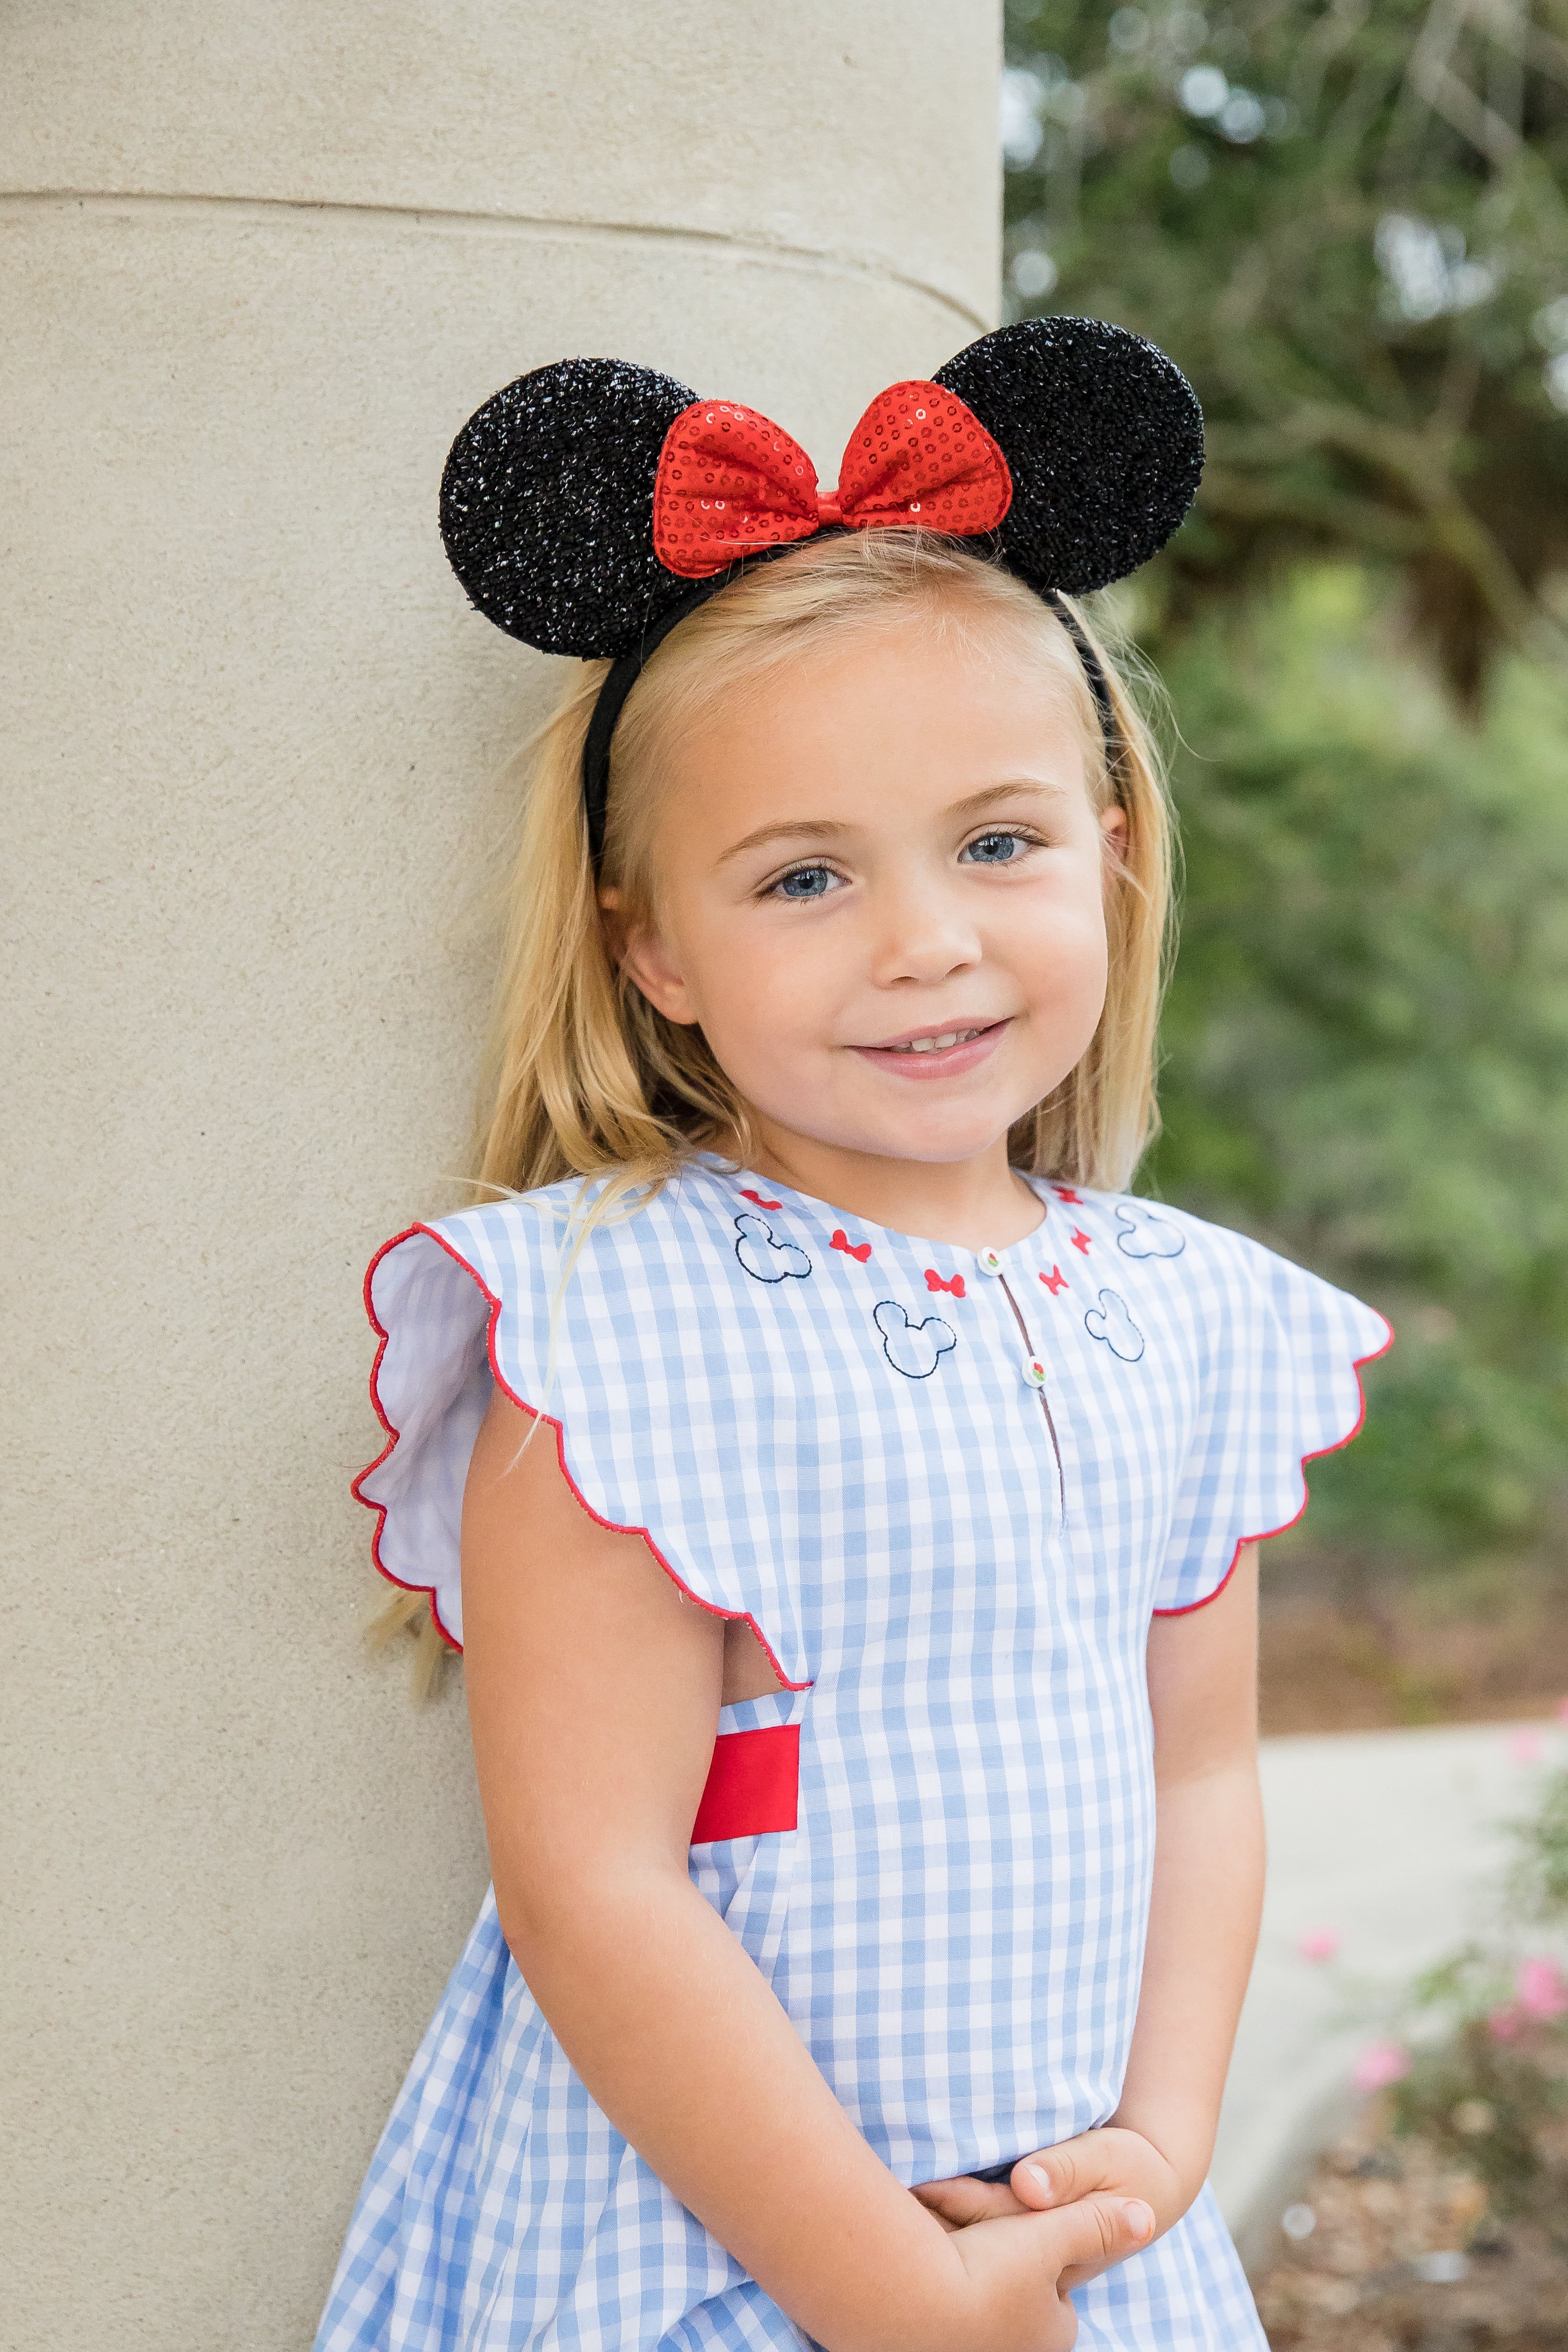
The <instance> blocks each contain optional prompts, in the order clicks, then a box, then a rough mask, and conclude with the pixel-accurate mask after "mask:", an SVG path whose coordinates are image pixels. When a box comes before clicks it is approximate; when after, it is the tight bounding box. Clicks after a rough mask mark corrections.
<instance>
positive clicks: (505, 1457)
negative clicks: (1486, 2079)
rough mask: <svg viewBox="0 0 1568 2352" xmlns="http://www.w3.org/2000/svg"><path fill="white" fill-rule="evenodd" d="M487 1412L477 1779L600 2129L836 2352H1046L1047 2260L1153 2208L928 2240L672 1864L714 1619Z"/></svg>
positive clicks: (1049, 2323) (549, 1438)
mask: <svg viewBox="0 0 1568 2352" xmlns="http://www.w3.org/2000/svg"><path fill="white" fill-rule="evenodd" d="M533 1426H534V1424H533V1423H531V1420H530V1419H529V1418H528V1416H526V1415H525V1414H524V1413H522V1412H520V1411H519V1410H518V1408H517V1407H515V1406H513V1405H511V1404H510V1403H509V1402H506V1401H505V1400H504V1399H502V1398H500V1397H498V1398H497V1400H496V1401H495V1402H494V1403H493V1404H492V1406H491V1408H490V1412H489V1416H488V1418H487V1420H486V1423H485V1425H484V1427H483V1429H482V1431H481V1432H480V1435H479V1444H478V1445H477V1447H476V1449H475V1453H474V1459H473V1463H472V1465H471V1468H470V1470H469V1474H468V1489H467V1493H466V1496H465V1499H464V1506H463V1535H462V1561H463V1621H464V1632H465V1635H466V1637H467V1652H466V1654H467V1682H468V1710H469V1717H470V1721H471V1724H472V1728H473V1738H474V1753H475V1758H476V1760H477V1763H478V1767H479V1791H480V1796H481V1799H482V1801H483V1804H484V1812H485V1826H486V1831H487V1834H488V1837H489V1849H490V1859H491V1863H492V1865H493V1868H494V1874H495V1887H496V1901H497V1905H498V1907H499V1910H500V1922H501V1927H502V1928H503V1930H504V1932H505V1935H506V1938H507V1941H508V1943H509V1945H510V1948H511V1950H512V1953H513V1955H514V1956H515V1958H516V1959H517V1963H518V1966H519V1968H520V1969H521V1971H522V1974H523V1976H524V1978H525V1979H527V1982H528V1986H529V1989H530V1990H531V1992H532V1994H533V1996H534V1998H535V2000H537V2001H538V2003H539V2006H540V2008H541V2010H542V2011H543V2013H544V2015H545V2017H546V2018H547V2019H548V2021H549V2022H550V2024H551V2026H552V2029H553V2031H554V2032H555V2034H556V2036H557V2038H558V2040H559V2041H560V2042H561V2045H562V2047H563V2050H564V2051H565V2053H566V2054H567V2056H568V2057H569V2058H570V2060H571V2062H572V2063H573V2065H574V2067H575V2068H576V2070H577V2072H578V2074H580V2075H581V2077H582V2079H583V2081H584V2083H585V2084H586V2085H587V2087H588V2089H589V2091H590V2092H591V2093H592V2095H593V2096H594V2097H595V2100H597V2102H598V2104H599V2105H600V2106H601V2107H602V2108H603V2109H604V2111H605V2114H606V2115H607V2116H609V2118H610V2120H611V2122H612V2123H613V2124H614V2125H615V2126H616V2129H617V2130H618V2131H620V2132H622V2133H623V2134H624V2135H625V2136H626V2138H627V2139H628V2140H629V2141H630V2143H631V2145H632V2146H633V2147H635V2148H637V2151H638V2152H639V2154H640V2155H642V2156H643V2157H644V2158H646V2160H647V2163H648V2164H649V2165H651V2166H652V2168H653V2169H654V2170H655V2171H656V2172H657V2173H658V2176H659V2178H660V2179H662V2180H664V2181H665V2182H666V2183H667V2184H668V2187H669V2188H670V2189H671V2190H672V2191H673V2192H674V2194H675V2195H676V2196H677V2197H678V2198H679V2199H680V2200H681V2202H682V2203H683V2204H685V2205H686V2206H688V2207H689V2210H691V2211H692V2212H693V2213H695V2214H696V2215H697V2217H698V2219H699V2220H700V2221H702V2222H703V2223H704V2225H705V2226H706V2227H707V2228H708V2229H709V2230H710V2231H712V2233H713V2235H714V2236H715V2237H716V2238H717V2239H718V2240H719V2242H720V2243H721V2245H723V2246H725V2247H726V2248H727V2249H728V2250H729V2251H730V2252H731V2253H732V2254H733V2255H734V2256H735V2258H736V2260H737V2261H738V2262H740V2263H743V2264H744V2266H745V2268H746V2269H747V2270H748V2271H749V2272H750V2273H751V2274H752V2277H753V2278H755V2279H756V2280H757V2281H758V2283H759V2284H761V2285H762V2286H763V2289H764V2291H765V2292H766V2293H767V2294H770V2295H772V2296H773V2299H774V2300H775V2302H777V2303H778V2304H779V2305H780V2306H781V2307H782V2309H783V2310H784V2311H785V2312H786V2313H787V2314H788V2315H789V2316H790V2317H791V2318H792V2319H793V2320H794V2321H795V2323H796V2324H797V2326H801V2327H803V2328H805V2330H806V2331H807V2332H808V2333H809V2334H810V2335H812V2336H815V2337H816V2339H817V2341H818V2342H819V2343H821V2344H824V2345H826V2347H829V2352H928V2347H929V2352H1057V2347H1065V2346H1067V2345H1068V2344H1070V2342H1071V2340H1072V2336H1073V2333H1074V2329H1075V2322H1074V2318H1073V2314H1072V2310H1071V2306H1070V2305H1068V2304H1067V2303H1066V2302H1065V2301H1064V2300H1063V2299H1062V2295H1061V2294H1060V2293H1058V2277H1059V2276H1060V2274H1061V2273H1062V2272H1063V2270H1064V2268H1066V2267H1068V2266H1069V2265H1075V2264H1077V2265H1081V2264H1083V2263H1087V2262H1090V2261H1115V2260H1118V2259H1120V2258H1121V2256H1122V2255H1123V2254H1126V2253H1128V2252H1131V2251H1132V2249H1133V2248H1134V2247H1135V2246H1136V2245H1138V2244H1139V2243H1141V2242H1143V2241H1144V2240H1146V2239H1147V2237H1148V2236H1149V2235H1150V2234H1151V2231H1152V2215H1151V2214H1149V2213H1148V2212H1147V2210H1145V2209H1144V2208H1143V2207H1142V2206H1141V2205H1139V2204H1137V2203H1136V2202H1134V2203H1131V2205H1130V2204H1129V2203H1128V2201H1127V2200H1125V2199H1123V2198H1121V2197H1119V2196H1110V2195H1100V2196H1094V2195H1090V2196H1088V2197H1087V2198H1084V2199H1082V2200H1077V2201H1074V2202H1073V2203H1071V2204H1070V2205H1068V2206H1066V2207H1065V2208H1064V2210H1061V2211H1059V2212H1048V2213H1040V2214H1022V2213H1020V2214H1018V2215H1016V2216H1015V2217H1013V2218H1008V2219H998V2220H996V2221H990V2222H986V2223H984V2224H981V2225H980V2226H978V2227H976V2228H974V2229H971V2230H966V2231H963V2233H962V2235H958V2236H954V2235H949V2234H946V2233H945V2232H944V2231H943V2230H942V2227H941V2226H940V2224H939V2223H938V2221H936V2220H935V2219H934V2218H933V2217H932V2216H931V2214H929V2213H927V2212H925V2211H924V2210H922V2209H921V2206H920V2205H919V2204H918V2203H917V2202H916V2201H915V2200H914V2199H913V2198H911V2197H910V2195H909V2194H908V2193H907V2191H906V2190H904V2189H902V2188H900V2185H899V2183H898V2182H897V2181H896V2180H895V2179H894V2178H893V2176H892V2174H891V2173H890V2172H889V2171H888V2170H887V2169H886V2168H885V2167H884V2166H883V2165H882V2164H881V2163H880V2162H879V2159H878V2158H876V2157H875V2156H874V2155H873V2154H872V2152H871V2150H870V2148H869V2147H868V2146H867V2144H866V2142H865V2141H864V2140H863V2139H862V2138H861V2137H860V2136H859V2134H858V2132H857V2131H856V2129H855V2127H854V2126H853V2125H852V2124H851V2122H850V2121H849V2118H848V2116H847V2115H846V2114H845V2112H844V2110H843V2108H842V2107H840V2105H838V2103H837V2099H836V2098H835V2097H834V2095H833V2094H832V2092H831V2091H830V2090H829V2088H828V2086H827V2084H826V2082H825V2081H824V2079H823V2077H822V2075H821V2074H819V2073H818V2071H817V2069H816V2065H815V2064H814V2063H813V2062H812V2060H811V2058H810V2056H809V2055H808V2053H807V2052H806V2050H805V2046H804V2044H803V2043H802V2042H801V2041H800V2039H799V2037H798V2035H797V2034H796V2032H795V2028H794V2027H793V2026H792V2025H791V2023H790V2021H789V2019H788V2018H787V2017H786V2016H785V2015H784V2011H783V2010H782V2009H781V2008H780V2007H779V2004H778V2002H777V2001H776V2000H775V1999H774V1997H773V1993H772V1991H771V1990H770V1989H769V1987H768V1985H767V1984H766V1983H765V1981H764V1980H763V1977H762V1976H761V1974H760V1973H759V1972H758V1970H757V1969H755V1968H754V1967H753V1965H752V1961H751V1959H750V1958H748V1956H747V1954H746V1952H745V1951H744V1949H743V1948H742V1946H741V1944H740V1943H739V1942H738V1941H737V1939H736V1938H735V1937H734V1936H732V1935H731V1932H730V1930H729V1928H728V1927H725V1925H724V1923H723V1921H722V1920H721V1918H720V1917H719V1916H718V1914H717V1912H715V1911H714V1910H713V1909H712V1907H711V1906H710V1905H709V1904H708V1903H706V1902H705V1901H704V1900H703V1899H702V1897H701V1896H700V1895H699V1894H698V1893H697V1890H696V1889H695V1887H694V1886H693V1885H692V1884H691V1881H690V1878H689V1874H688V1867H687V1863H688V1853H689V1839H690V1832H691V1824H692V1822H693V1820H694V1818H695V1815H696V1811H697V1803H698V1799H699V1797H700V1794H701V1791H702V1786H703V1782H704V1780H705V1779H706V1776H707V1771H708V1767H709V1764H710V1759H711V1756H712V1749H713V1739H714V1734H715V1729H716V1726H717V1722H718V1712H719V1706H720V1700H721V1675H722V1662H723V1646H724V1645H723V1631H724V1621H723V1620H722V1619H721V1618H718V1617H716V1616H713V1615H711V1614H710V1613H709V1612H707V1611H705V1610H703V1609H701V1608H700V1607H698V1606H695V1605H693V1604H692V1603H690V1602H689V1601H685V1600H684V1599H683V1598H682V1596H681V1595H680V1593H679V1591H678V1590H677V1588H676V1586H675V1584H674V1583H673V1582H672V1581H671V1580H670V1579H669V1578H668V1576H667V1575H665V1573H664V1572H663V1570H661V1569H659V1568H658V1565H657V1564H656V1562H655V1561H654V1559H653V1558H652V1556H651V1554H650V1553H649V1551H648V1549H647V1546H646V1545H645V1544H644V1543H643V1541H642V1539H641V1538H640V1537H637V1536H632V1535H627V1534H625V1533H616V1532H613V1531H611V1530H609V1529H607V1528H603V1527H601V1526H600V1525H599V1524H598V1523H597V1522H596V1521H595V1520H594V1519H592V1518H591V1517H589V1515H588V1514H587V1513H586V1512H585V1511H584V1509H583V1508H582V1507H581V1506H580V1505H579V1504H578V1503H577V1501H576V1500H575V1498H574V1495H573V1493H572V1490H571V1488H570V1487H569V1486H568V1485H567V1483H566V1481H565V1479H564V1477H563V1475H562V1472H561V1469H560V1466H559V1464H558V1461H557V1456H556V1450H555V1438H554V1432H553V1430H552V1428H551V1427H549V1426H548V1425H542V1426H540V1428H539V1431H538V1435H537V1438H536V1440H535V1442H534V1443H532V1444H528V1445H527V1446H526V1448H525V1446H524V1441H525V1439H527V1437H528V1436H529V1433H530V1431H531V1429H532V1428H533Z"/></svg>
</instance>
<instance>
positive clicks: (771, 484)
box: [653, 382, 1013, 580]
mask: <svg viewBox="0 0 1568 2352" xmlns="http://www.w3.org/2000/svg"><path fill="white" fill-rule="evenodd" d="M1012 503H1013V478H1012V476H1011V475H1010V474H1009V472H1008V471H1007V460H1006V459H1005V457H1004V456H1003V455H1002V452H1001V450H1000V449H999V448H998V446H997V445H996V443H995V442H994V440H993V439H992V437H991V436H990V434H989V433H987V431H986V430H985V427H984V425H982V424H981V422H980V419H979V418H978V417H977V416H976V415H974V413H973V409H970V408H967V407H965V405H964V404H963V401H962V400H960V399H959V398H958V396H957V394H955V393H951V392H948V391H947V390H946V389H945V388H944V387H943V386H942V384H940V383H921V382H913V383H895V384H890V385H889V388H888V390H887V391H886V392H883V393H879V394H878V395H877V397H876V399H875V400H874V401H873V402H872V403H871V405H870V407H869V408H868V410H867V411H866V414H865V415H864V416H863V417H862V418H861V419H860V422H859V424H858V425H857V426H856V427H855V430H854V432H853V433H852V434H851V435H850V436H849V446H848V447H847V449H846V450H845V452H844V457H843V462H842V464H841V465H840V467H839V475H838V488H837V489H836V490H828V491H826V492H824V491H819V490H818V488H817V486H816V467H815V466H814V465H813V464H812V462H811V459H810V458H809V457H807V456H806V454H805V450H804V449H803V448H802V447H801V446H800V444H799V442H798V441H794V440H792V439H791V438H790V436H789V435H788V434H787V433H784V432H783V431H781V429H780V428H779V426H778V425H774V424H773V422H772V421H771V420H770V419H769V418H768V417H766V416H763V415H762V414H761V412H760V411H759V410H757V409H754V408H742V405H741V404H740V402H739V401H735V400H697V401H693V403H692V404H691V406H690V407H689V408H684V409H682V411H681V413H680V415H679V416H678V417H677V418H676V420H675V422H674V424H673V425H671V426H670V428H669V431H668V433H667V434H666V435H665V436H664V447H663V448H662V450H661V451H660V452H659V460H658V474H657V475H656V476H655V478H654V487H653V545H654V552H655V554H656V555H657V556H658V560H659V562H661V563H662V564H663V566H664V568H665V570H666V571H667V572H675V573H676V574H677V576H678V577H679V579H682V580H707V579H710V578H711V576H712V574H713V573H714V572H722V571H723V570H724V569H725V567H726V566H727V565H729V564H731V563H733V562H735V561H736V560H737V558H739V557H740V556H742V555H744V554H746V553H747V551H749V550H750V549H752V548H758V547H787V546H789V545H790V544H791V542H792V541H795V540H801V539H810V538H811V537H812V536H813V535H814V534H815V533H816V531H818V530H822V529H823V528H824V526H825V525H826V524H828V523H843V524H844V525H845V526H846V527H847V529H848V530H870V529H872V528H873V527H876V526H887V525H889V524H910V525H912V526H923V527H924V529H926V530H941V531H950V532H952V533H954V534H955V535H956V536H958V537H960V538H965V539H967V538H973V537H974V536H975V534H976V533H978V532H981V531H987V530H995V528H996V526H997V524H998V523H999V522H1000V521H1001V520H1002V518H1003V516H1004V515H1005V513H1006V511H1007V509H1008V508H1009V507H1010V506H1011V505H1012Z"/></svg>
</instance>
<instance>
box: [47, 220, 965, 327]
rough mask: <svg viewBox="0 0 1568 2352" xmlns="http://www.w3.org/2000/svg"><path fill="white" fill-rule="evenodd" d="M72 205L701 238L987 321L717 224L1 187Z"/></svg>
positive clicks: (690, 241) (875, 274) (869, 272)
mask: <svg viewBox="0 0 1568 2352" xmlns="http://www.w3.org/2000/svg"><path fill="white" fill-rule="evenodd" d="M34 205H77V206H78V207H79V208H80V209H82V210H84V211H86V210H89V209H90V210H92V211H95V212H123V211H125V210H126V209H128V208H132V209H135V210H137V211H143V210H144V211H148V212H155V213H157V212H161V213H169V214H175V215H177V214H180V213H190V214H194V215H198V216H199V215H202V214H204V213H205V214H215V215H216V214H221V213H235V214H239V215H247V214H248V215H251V216H252V217H254V218H256V219H257V220H258V221H259V220H268V219H274V218H277V217H279V216H282V217H283V218H286V219H296V220H298V219H326V220H338V221H344V222H353V223H354V224H356V225H368V224H370V223H372V222H374V221H378V220H389V221H397V222H402V223H406V224H411V225H412V226H415V227H418V228H447V229H467V230H479V231H480V232H496V233H500V234H503V235H504V234H506V233H508V232H510V231H513V230H521V232H522V233H523V234H524V235H526V236H587V237H597V236H605V237H614V236H629V237H648V238H652V239H655V240H656V241H659V242H663V243H666V244H670V245H705V246H710V247H713V248H714V250H715V251H718V252H725V253H733V254H737V255H739V256H742V257H743V258H745V259H746V260H749V261H763V262H771V263H774V264H783V265H784V267H786V268H787V267H791V266H794V267H797V268H798V267H801V266H803V265H804V266H805V267H808V268H822V269H837V270H839V271H842V272H844V273H845V274H846V275H848V276H852V277H858V278H881V279H883V280H885V281H886V282H887V283H888V284H889V285H893V286H902V287H905V288H907V289H908V290H909V291H910V292H911V293H915V294H923V295H924V296H926V298H927V299H928V300H930V301H932V302H940V303H942V306H943V307H944V308H945V309H947V310H952V311H954V312H955V313H956V314H957V316H958V317H959V318H961V319H963V320H965V321H967V322H968V323H969V324H970V325H972V326H974V327H977V328H979V329H980V331H982V333H984V331H985V329H986V328H987V327H988V326H989V325H990V324H991V323H992V322H991V321H990V320H988V319H986V318H984V317H983V316H982V314H981V313H980V312H979V311H978V310H973V309H972V308H971V307H970V305H969V304H968V303H967V302H965V301H964V300H963V299H962V298H961V297H960V296H959V295H956V294H951V293H949V292H948V291H947V289H945V288H944V287H941V286H933V285H931V283H930V281H929V280H928V279H926V278H915V277H911V276H910V275H909V274H908V273H907V272H906V271H904V270H900V269H894V268H889V266H888V264H886V263H885V262H879V261H872V260H868V259H867V258H865V257H863V256H861V255H858V254H853V253H841V252H840V253H836V252H834V251H832V250H831V249H830V248H828V247H817V246H810V245H786V244H785V243H784V241H783V240H782V239H781V240H780V241H779V242H777V243H773V242H771V241H769V240H767V239H763V238H754V237H743V236H730V235H729V234H728V233H727V232H726V231H724V230H722V229H708V228H683V227H680V226H678V225H675V224H666V223H663V222H652V223H649V222H641V221H595V220H580V219H573V218H571V217H570V216H567V215H563V216H561V217H560V218H552V217H549V216H546V215H534V214H530V213H481V212H458V211H452V210H449V209H447V210H444V209H442V208H441V207H440V206H438V205H345V204H340V203H337V202H334V201H331V200H323V201H321V202H320V203H317V202H315V201H314V200H313V199H311V198H310V197H308V196H300V197H292V196H218V195H195V194H191V195H177V196H175V195H165V194H151V193H145V192H142V191H141V190H137V189H124V190H116V189H111V188H108V189H106V188H12V189H6V190H3V191H0V214H4V213H6V212H11V211H16V212H21V211H25V210H27V209H29V208H30V207H32V206H34Z"/></svg>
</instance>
